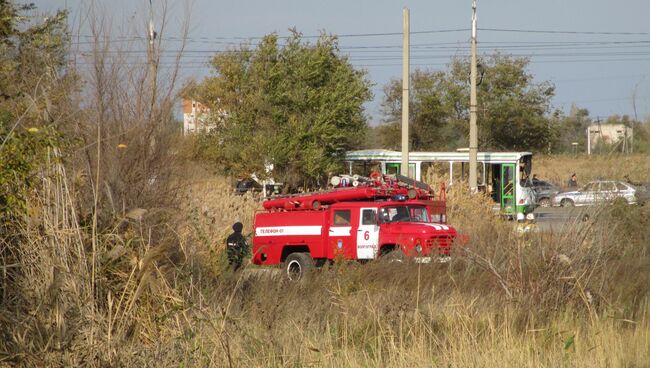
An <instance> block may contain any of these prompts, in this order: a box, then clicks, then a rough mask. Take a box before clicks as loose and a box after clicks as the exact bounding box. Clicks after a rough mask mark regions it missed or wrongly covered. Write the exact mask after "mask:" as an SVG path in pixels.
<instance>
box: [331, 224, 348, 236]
mask: <svg viewBox="0 0 650 368" xmlns="http://www.w3.org/2000/svg"><path fill="white" fill-rule="evenodd" d="M351 231H352V226H332V227H330V236H350V232H351Z"/></svg>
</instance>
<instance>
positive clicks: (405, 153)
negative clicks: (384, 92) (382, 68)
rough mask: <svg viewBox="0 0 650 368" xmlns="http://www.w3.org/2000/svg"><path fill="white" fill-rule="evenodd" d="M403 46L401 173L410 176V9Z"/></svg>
mask: <svg viewBox="0 0 650 368" xmlns="http://www.w3.org/2000/svg"><path fill="white" fill-rule="evenodd" d="M403 18H404V19H403V36H402V38H403V40H402V42H403V46H402V164H401V168H400V173H401V174H402V175H404V176H409V69H410V67H409V50H410V46H409V37H410V33H411V31H410V26H409V9H408V8H404V13H403Z"/></svg>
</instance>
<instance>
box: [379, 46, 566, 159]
mask: <svg viewBox="0 0 650 368" xmlns="http://www.w3.org/2000/svg"><path fill="white" fill-rule="evenodd" d="M527 66H528V60H527V59H523V58H512V57H509V56H503V55H498V54H497V55H493V56H490V57H486V58H485V59H484V61H483V62H482V63H481V69H482V71H483V77H482V78H481V83H480V84H479V86H478V92H477V97H478V126H479V147H480V148H481V149H495V150H503V149H517V150H529V149H534V150H541V149H544V148H547V147H548V145H549V143H550V142H551V140H553V139H554V137H555V136H554V134H553V130H552V127H553V125H552V124H550V122H549V120H548V118H547V117H546V114H547V113H548V112H549V107H550V99H551V98H552V97H553V94H554V87H553V86H552V85H551V84H550V83H548V82H542V83H538V84H537V83H534V81H533V76H532V75H531V74H530V73H529V72H527V70H526V68H527ZM468 79H469V64H468V63H467V62H466V61H464V60H460V59H455V60H453V61H452V62H451V64H450V65H449V68H448V69H447V70H445V71H433V72H430V71H422V70H416V71H415V72H414V73H413V74H412V75H411V85H412V92H411V98H410V104H411V105H410V106H409V109H410V111H411V117H410V119H411V120H410V123H411V126H412V129H411V134H410V135H411V136H410V141H411V144H412V146H413V149H415V150H431V151H433V150H451V149H455V148H458V147H466V146H467V135H468V129H469V126H468V121H469V83H468ZM383 111H384V116H385V121H386V122H387V124H399V123H398V122H397V121H398V117H399V116H400V114H401V80H393V81H391V82H389V84H388V85H387V86H386V88H385V97H384V102H383ZM385 131H391V129H386V130H385ZM387 138H388V139H387V141H389V142H390V141H391V140H392V141H393V144H392V145H391V146H393V147H396V146H399V143H398V142H397V139H399V137H387Z"/></svg>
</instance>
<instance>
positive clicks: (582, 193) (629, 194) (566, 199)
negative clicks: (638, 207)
mask: <svg viewBox="0 0 650 368" xmlns="http://www.w3.org/2000/svg"><path fill="white" fill-rule="evenodd" d="M615 201H621V202H622V201H625V203H629V204H634V203H636V189H635V188H634V187H633V186H632V185H630V184H627V183H624V182H622V181H613V180H597V181H592V182H589V183H587V185H585V186H584V187H583V188H582V189H579V190H575V191H571V192H561V193H558V194H556V195H555V197H553V205H554V206H562V207H573V206H588V205H594V204H601V203H607V202H615Z"/></svg>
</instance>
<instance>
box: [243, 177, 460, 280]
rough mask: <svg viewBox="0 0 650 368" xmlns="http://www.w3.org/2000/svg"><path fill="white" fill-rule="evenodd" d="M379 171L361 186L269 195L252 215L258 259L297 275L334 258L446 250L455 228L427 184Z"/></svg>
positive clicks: (442, 253)
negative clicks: (261, 208) (261, 206)
mask: <svg viewBox="0 0 650 368" xmlns="http://www.w3.org/2000/svg"><path fill="white" fill-rule="evenodd" d="M399 179H400V180H398V179H397V178H395V177H388V176H381V175H374V176H372V177H371V178H361V181H362V182H359V181H355V184H356V186H354V187H348V188H335V189H332V190H328V191H323V192H318V193H311V194H302V195H291V196H281V197H276V198H273V199H269V200H266V201H265V202H264V203H263V206H264V211H263V212H259V213H257V214H256V215H255V221H254V225H253V226H254V237H253V259H252V262H253V263H255V264H258V265H278V264H282V265H283V269H284V272H286V274H287V276H288V277H289V278H290V279H292V280H296V279H300V278H301V277H302V276H303V274H304V273H305V272H308V271H309V270H311V269H312V268H314V267H317V266H320V265H323V264H325V263H326V262H328V261H333V260H336V259H347V260H360V261H361V260H372V259H376V258H378V257H382V256H390V257H394V258H396V259H400V258H402V257H414V259H415V260H416V261H418V262H430V261H432V260H437V259H441V258H442V259H444V258H447V257H448V256H449V254H450V248H451V246H452V243H453V241H454V239H455V238H456V235H457V234H456V230H455V229H454V228H453V227H452V226H450V225H448V224H447V223H446V222H447V221H446V203H445V199H444V197H443V196H439V198H437V199H434V198H433V196H432V194H431V193H432V191H431V190H430V188H429V187H428V185H426V184H422V183H419V182H414V181H412V180H410V179H408V178H403V177H399ZM441 193H444V189H443V190H441Z"/></svg>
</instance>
